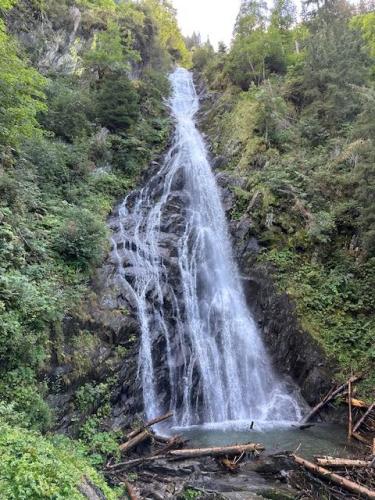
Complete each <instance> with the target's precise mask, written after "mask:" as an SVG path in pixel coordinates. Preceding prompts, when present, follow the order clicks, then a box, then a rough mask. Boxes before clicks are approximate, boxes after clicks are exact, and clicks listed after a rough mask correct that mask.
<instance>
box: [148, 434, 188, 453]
mask: <svg viewBox="0 0 375 500" xmlns="http://www.w3.org/2000/svg"><path fill="white" fill-rule="evenodd" d="M186 442H187V441H186V440H185V439H183V438H182V437H181V436H173V437H172V438H170V439H169V440H168V441H167V443H166V444H165V446H164V447H163V448H161V449H160V450H157V451H155V453H153V454H152V456H158V455H165V454H166V453H168V452H169V451H170V450H174V449H176V448H182V446H183V445H184V444H185V443H186Z"/></svg>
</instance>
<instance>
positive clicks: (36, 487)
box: [0, 417, 119, 500]
mask: <svg viewBox="0 0 375 500" xmlns="http://www.w3.org/2000/svg"><path fill="white" fill-rule="evenodd" d="M0 456H1V471H0V497H1V498H6V499H7V500H19V499H21V498H27V499H28V500H42V499H51V498H55V499H58V498H61V499H62V498H69V500H80V499H82V498H83V495H82V494H81V493H80V490H79V485H80V484H81V483H82V482H83V481H84V480H85V479H86V480H88V481H90V482H91V483H93V484H94V485H95V486H97V487H98V488H100V489H101V491H102V492H103V493H104V495H105V498H106V499H108V500H114V499H116V498H119V494H117V493H116V492H115V491H113V490H111V489H110V488H109V487H108V486H107V485H106V483H105V482H104V480H103V478H102V477H101V476H100V475H99V474H98V473H97V472H96V471H95V470H94V469H93V468H92V467H91V465H90V464H89V461H88V459H87V458H86V457H85V454H84V450H83V448H82V447H79V446H78V445H76V444H74V443H73V442H72V441H70V440H68V439H66V438H59V439H57V438H56V439H55V440H54V441H50V440H48V439H46V438H43V437H42V436H41V435H40V434H37V433H35V432H31V431H28V430H25V429H24V428H21V427H12V426H11V425H9V424H7V423H5V422H4V420H3V419H2V418H1V417H0Z"/></svg>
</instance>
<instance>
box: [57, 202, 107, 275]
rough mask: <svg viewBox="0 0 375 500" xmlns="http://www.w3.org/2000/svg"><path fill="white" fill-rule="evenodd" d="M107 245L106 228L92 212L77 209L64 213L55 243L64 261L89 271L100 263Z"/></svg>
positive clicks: (70, 209)
mask: <svg viewBox="0 0 375 500" xmlns="http://www.w3.org/2000/svg"><path fill="white" fill-rule="evenodd" d="M105 243H106V229H105V226H104V224H103V222H101V221H100V220H99V219H98V218H97V217H95V215H94V214H93V213H92V212H90V211H89V210H86V209H79V208H76V207H69V208H67V209H66V210H65V211H64V213H63V219H62V221H61V223H60V227H59V228H58V229H57V231H56V235H55V241H54V247H55V249H56V251H57V252H58V253H59V254H60V255H61V257H62V258H63V259H65V260H66V261H68V262H71V263H73V264H75V265H77V266H78V267H80V268H82V269H84V270H87V269H88V268H89V267H90V266H93V265H96V264H98V263H99V262H100V259H101V258H102V256H103V251H104V248H105Z"/></svg>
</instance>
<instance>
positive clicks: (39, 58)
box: [7, 0, 100, 74]
mask: <svg viewBox="0 0 375 500" xmlns="http://www.w3.org/2000/svg"><path fill="white" fill-rule="evenodd" d="M51 9H54V10H55V11H56V12H53V15H50V16H49V17H47V16H44V15H43V12H41V11H36V10H35V8H33V4H32V2H31V1H30V0H24V1H22V2H20V3H19V4H18V5H17V6H16V7H15V8H14V9H12V10H11V11H9V13H8V19H7V25H8V26H9V27H10V30H11V33H13V34H14V35H16V36H17V38H18V40H19V41H20V43H21V45H22V46H23V47H24V48H25V49H26V50H27V52H28V53H29V55H30V58H31V60H32V62H33V64H34V65H35V66H36V67H37V68H38V70H39V71H41V72H42V73H49V72H54V73H64V74H72V73H73V72H74V71H76V70H77V69H78V68H79V67H80V54H81V53H82V52H83V51H84V50H85V49H87V48H89V47H90V45H91V43H92V40H93V37H94V33H95V31H96V30H97V29H99V28H100V26H97V25H93V24H92V23H91V22H90V20H89V19H87V18H86V17H85V13H84V15H82V13H81V11H80V10H79V9H78V8H77V7H75V6H71V7H69V8H68V7H66V6H65V5H59V4H58V3H55V4H54V6H53V7H51ZM33 12H34V15H31V14H30V13H33Z"/></svg>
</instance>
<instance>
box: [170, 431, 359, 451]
mask: <svg viewBox="0 0 375 500" xmlns="http://www.w3.org/2000/svg"><path fill="white" fill-rule="evenodd" d="M175 432H178V433H180V434H182V435H183V436H184V437H185V438H186V439H189V446H191V447H209V446H227V445H231V444H242V443H249V442H252V443H254V442H255V443H262V444H263V445H264V446H265V447H266V450H265V452H264V453H265V454H274V453H279V452H283V451H291V452H296V453H298V454H299V455H302V456H304V457H306V458H312V457H313V456H314V455H332V456H340V457H345V456H352V455H356V454H358V453H359V447H358V446H357V444H356V443H355V442H351V443H348V440H347V429H346V427H344V426H341V425H337V424H324V423H323V424H315V425H314V426H313V427H310V428H309V429H305V430H299V429H298V428H296V427H284V428H270V429H266V430H263V431H259V430H257V429H256V426H254V429H253V430H250V429H249V428H247V429H237V430H235V429H233V428H232V429H231V428H230V427H229V425H228V427H227V428H224V429H223V428H218V427H217V428H215V427H214V426H209V427H208V426H191V427H188V428H183V429H182V428H180V429H176V430H175Z"/></svg>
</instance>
